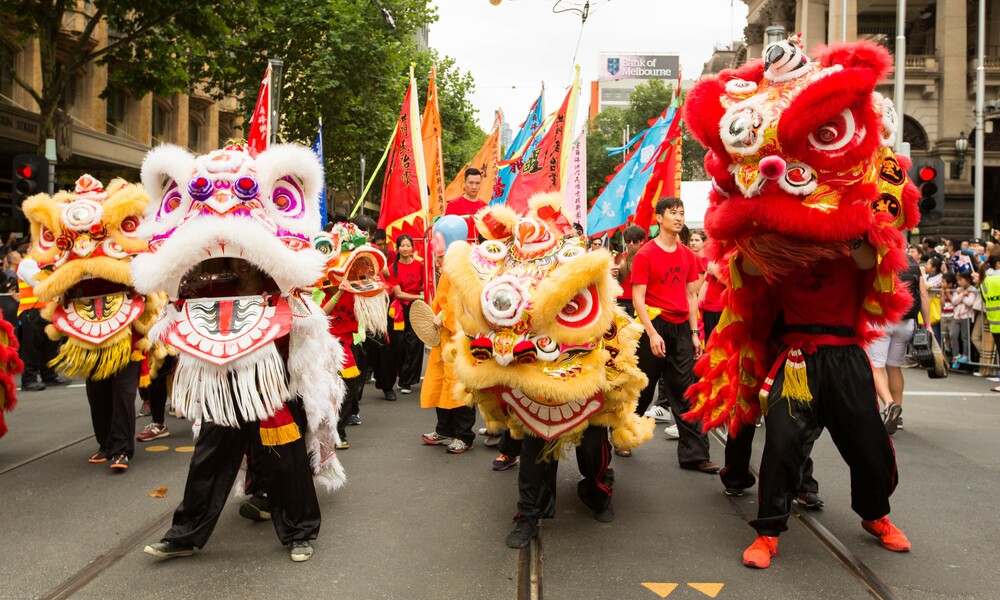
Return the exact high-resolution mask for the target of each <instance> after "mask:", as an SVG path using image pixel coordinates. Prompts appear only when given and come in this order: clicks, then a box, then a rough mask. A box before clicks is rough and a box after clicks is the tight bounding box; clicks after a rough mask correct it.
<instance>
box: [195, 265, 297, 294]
mask: <svg viewBox="0 0 1000 600" xmlns="http://www.w3.org/2000/svg"><path fill="white" fill-rule="evenodd" d="M278 291H279V289H278V285H277V284H276V283H275V282H274V279H273V278H271V276H270V275H268V274H267V273H265V272H264V271H262V270H261V269H258V268H257V267H256V266H254V265H253V264H252V263H250V262H249V261H247V260H245V259H242V258H235V257H216V258H209V259H207V260H204V261H202V262H200V263H198V264H196V265H195V266H193V267H191V269H189V270H188V272H187V273H185V274H184V277H182V278H181V282H180V285H179V286H178V291H177V295H178V297H180V298H184V299H191V298H227V297H232V296H251V295H258V294H273V293H277V292H278Z"/></svg>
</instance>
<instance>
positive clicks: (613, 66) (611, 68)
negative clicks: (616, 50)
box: [608, 58, 621, 75]
mask: <svg viewBox="0 0 1000 600" xmlns="http://www.w3.org/2000/svg"><path fill="white" fill-rule="evenodd" d="M619 67H621V63H620V62H619V60H618V59H617V58H609V59H608V73H611V74H612V75H617V74H618V69H619Z"/></svg>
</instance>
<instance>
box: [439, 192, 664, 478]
mask: <svg viewBox="0 0 1000 600" xmlns="http://www.w3.org/2000/svg"><path fill="white" fill-rule="evenodd" d="M559 206H561V196H559V195H558V194H550V195H540V196H536V197H535V198H534V199H533V200H532V202H531V203H530V210H529V212H528V213H527V214H525V215H521V216H518V215H517V214H515V213H514V212H513V211H512V210H510V209H508V208H506V207H503V206H495V207H488V208H485V209H483V210H481V211H480V212H479V214H477V215H476V217H475V221H476V226H477V228H478V230H479V232H480V233H481V234H482V235H483V237H485V238H486V241H485V242H483V243H481V244H478V245H475V246H470V245H469V244H468V243H466V242H455V243H453V244H452V245H451V246H450V247H449V248H448V251H447V253H446V255H445V259H444V265H443V270H444V273H445V275H447V278H448V279H449V280H450V294H451V298H450V306H451V309H452V311H453V314H454V316H455V320H456V324H457V327H458V332H457V333H456V334H455V335H454V337H453V338H452V339H451V341H450V342H445V341H444V340H442V344H443V345H444V350H443V354H444V356H445V360H449V361H452V362H453V365H454V373H455V376H456V378H457V379H458V382H459V389H458V390H457V395H458V396H463V395H465V396H467V397H469V399H470V400H471V401H472V402H475V403H477V404H478V405H479V408H480V412H481V413H482V414H483V415H484V416H485V418H486V421H487V428H488V429H489V430H490V431H491V432H494V433H496V432H498V431H499V430H501V429H504V428H510V431H511V434H512V435H513V437H515V438H517V439H521V438H522V437H523V436H535V437H537V438H541V439H542V440H545V442H546V449H545V451H544V452H543V453H542V454H541V456H540V457H539V458H540V459H541V460H548V459H550V458H555V459H558V458H559V457H560V455H561V452H562V449H563V448H566V447H568V446H575V445H577V444H579V443H580V441H581V439H582V436H583V433H584V430H585V429H586V428H587V427H588V426H590V425H595V426H601V427H607V428H609V429H610V430H611V442H612V443H613V444H614V446H615V447H617V448H633V447H635V446H638V445H639V444H641V443H643V442H645V441H646V440H648V439H649V438H650V437H651V436H652V429H653V422H652V420H650V419H644V418H642V417H639V416H638V415H636V414H635V407H636V400H637V398H638V395H639V392H640V391H641V390H642V388H643V387H644V386H645V384H646V377H645V375H643V374H642V372H640V371H639V370H638V368H637V367H636V357H635V351H636V345H637V342H638V338H639V335H640V334H641V332H642V330H641V327H640V326H639V325H637V324H635V323H634V322H633V321H632V320H630V319H629V318H628V317H626V316H625V314H624V313H623V312H622V311H621V310H620V309H619V308H618V306H617V304H616V303H615V297H616V296H617V294H618V292H619V287H618V284H617V283H616V282H615V281H614V279H613V278H612V276H611V256H610V255H609V254H608V253H607V252H605V251H597V252H586V251H585V244H586V239H585V238H583V237H580V236H578V235H576V234H575V232H574V231H573V228H572V226H571V225H570V224H569V223H568V221H567V220H566V219H565V217H564V216H563V215H562V214H561V213H560V212H559V208H558V207H559Z"/></svg>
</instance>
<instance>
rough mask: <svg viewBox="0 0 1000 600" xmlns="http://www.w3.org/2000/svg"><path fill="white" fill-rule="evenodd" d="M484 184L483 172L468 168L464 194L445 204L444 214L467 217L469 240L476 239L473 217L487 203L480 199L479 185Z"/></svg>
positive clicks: (463, 188) (463, 189)
mask: <svg viewBox="0 0 1000 600" xmlns="http://www.w3.org/2000/svg"><path fill="white" fill-rule="evenodd" d="M482 184H483V174H482V173H481V172H480V171H479V169H466V170H465V180H464V183H463V184H462V195H461V196H459V197H458V198H455V199H454V200H449V201H448V204H447V206H445V209H444V214H446V215H458V216H460V217H465V220H466V221H467V222H468V223H469V241H472V242H475V241H476V224H475V223H474V222H473V220H472V217H473V216H474V215H475V214H476V213H477V212H479V209H481V208H485V207H486V203H485V202H482V201H481V200H479V186H481V185H482Z"/></svg>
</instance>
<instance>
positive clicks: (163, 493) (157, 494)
mask: <svg viewBox="0 0 1000 600" xmlns="http://www.w3.org/2000/svg"><path fill="white" fill-rule="evenodd" d="M149 497H150V498H166V497H167V487H166V486H163V487H161V488H156V489H155V490H153V491H152V492H149Z"/></svg>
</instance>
